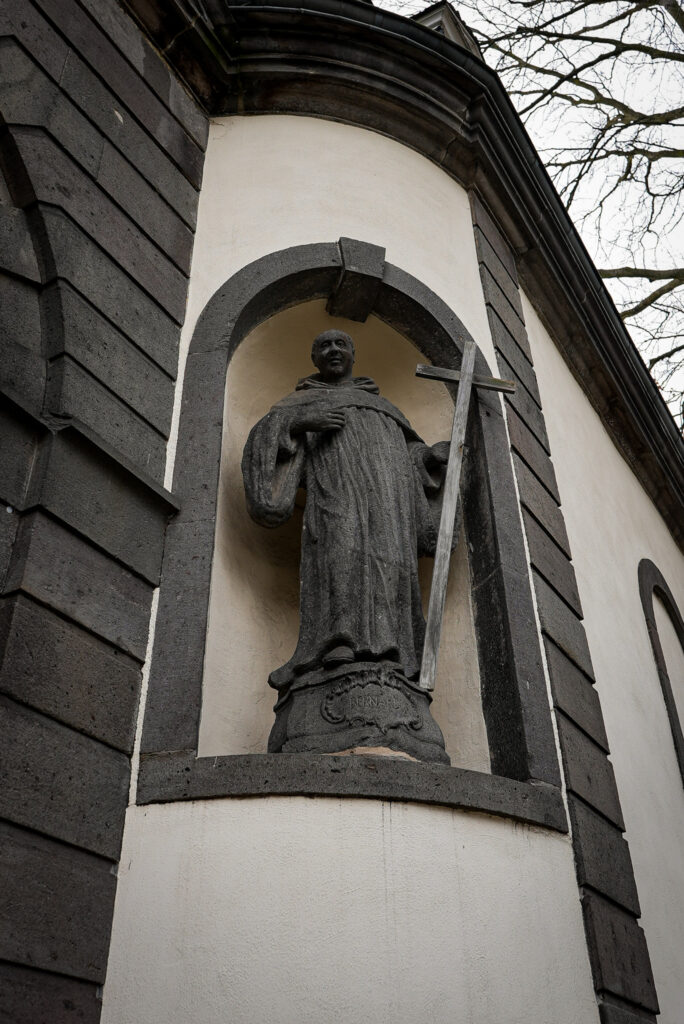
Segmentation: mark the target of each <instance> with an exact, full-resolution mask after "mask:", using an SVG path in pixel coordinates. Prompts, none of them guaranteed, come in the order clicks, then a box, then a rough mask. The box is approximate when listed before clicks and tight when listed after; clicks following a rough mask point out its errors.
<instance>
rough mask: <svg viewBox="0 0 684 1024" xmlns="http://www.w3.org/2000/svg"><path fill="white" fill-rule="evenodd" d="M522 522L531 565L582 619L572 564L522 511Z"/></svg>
mask: <svg viewBox="0 0 684 1024" xmlns="http://www.w3.org/2000/svg"><path fill="white" fill-rule="evenodd" d="M523 522H524V523H525V533H526V534H527V544H528V548H529V552H530V561H531V563H532V565H533V566H534V568H535V569H536V570H537V572H538V573H539V574H540V575H541V576H543V577H544V579H545V580H546V582H547V583H550V584H551V586H552V587H553V589H554V590H555V591H556V592H557V593H558V594H560V596H561V597H562V598H563V600H564V601H566V602H567V604H569V605H570V607H571V608H572V610H573V611H574V612H575V613H576V614H577V615H578V616H579V617H580V618H582V604H581V602H580V596H579V592H578V590H577V582H576V580H575V570H574V569H573V567H572V562H571V561H570V560H569V559H568V556H567V555H566V554H565V552H564V551H561V549H560V548H559V547H558V546H557V544H556V543H555V541H553V540H551V538H550V537H549V535H548V533H546V531H545V530H542V528H541V526H540V525H539V524H538V523H537V521H536V519H533V518H532V516H531V515H530V514H529V512H527V511H526V510H523Z"/></svg>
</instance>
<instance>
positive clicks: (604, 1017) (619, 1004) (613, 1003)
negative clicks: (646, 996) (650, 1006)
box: [599, 994, 657, 1024]
mask: <svg viewBox="0 0 684 1024" xmlns="http://www.w3.org/2000/svg"><path fill="white" fill-rule="evenodd" d="M599 1017H600V1018H601V1024H657V1022H656V1018H655V1017H654V1015H653V1014H652V1013H649V1012H648V1010H643V1009H641V1008H639V1007H638V1006H634V1004H633V1003H624V1002H623V1001H622V1000H618V999H616V998H615V997H613V996H606V995H605V994H604V995H603V996H602V998H601V999H600V1000H599Z"/></svg>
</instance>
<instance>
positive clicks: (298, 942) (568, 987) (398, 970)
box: [102, 797, 598, 1024]
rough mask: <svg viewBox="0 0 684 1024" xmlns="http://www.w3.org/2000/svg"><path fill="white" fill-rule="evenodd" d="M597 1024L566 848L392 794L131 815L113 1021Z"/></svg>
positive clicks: (114, 965)
mask: <svg viewBox="0 0 684 1024" xmlns="http://www.w3.org/2000/svg"><path fill="white" fill-rule="evenodd" d="M455 1017H456V1019H458V1020H462V1021H464V1022H475V1021H476V1022H477V1024H501V1022H502V1021H505V1022H506V1024H529V1022H530V1021H534V1022H542V1021H553V1024H577V1022H578V1021H581V1022H582V1024H598V1011H597V1006H596V1001H595V998H594V994H593V988H592V983H591V973H590V969H589V963H588V957H587V950H586V944H585V939H584V933H583V928H582V919H581V914H580V910H579V903H578V899H577V886H576V883H575V878H574V869H573V864H572V850H571V844H570V840H569V838H568V837H567V836H563V835H559V834H558V833H555V832H549V831H547V830H542V829H538V828H534V827H530V826H527V825H522V824H519V823H514V822H512V821H510V820H505V819H502V818H496V817H491V816H487V815H483V814H473V813H470V814H469V813H463V812H461V811H455V810H451V809H448V808H443V807H429V806H425V805H421V804H415V803H410V802H409V803H401V802H390V803H388V802H384V801H379V800H350V799H338V798H317V799H315V800H311V799H306V798H301V797H294V798H284V797H265V798H259V799H242V800H211V801H204V802H198V801H196V802H192V803H191V802H188V803H183V804H166V805H154V806H150V807H131V808H130V809H129V813H128V818H127V827H126V840H125V847H124V851H123V856H122V868H121V870H120V874H119V890H118V898H117V905H116V913H115V922H114V929H113V937H112V949H111V956H110V963H109V972H108V978H107V984H106V986H105V990H104V1004H103V1014H102V1020H103V1024H140V1022H141V1021H144V1022H145V1024H169V1022H171V1021H173V1022H182V1021H187V1020H198V1021H202V1024H224V1022H225V1021H227V1020H230V1021H231V1022H232V1024H254V1021H256V1020H263V1021H273V1022H277V1024H320V1022H322V1021H335V1022H336V1024H362V1022H367V1021H373V1022H374V1024H415V1022H416V1021H418V1020H429V1021H430V1024H453V1021H454V1019H455Z"/></svg>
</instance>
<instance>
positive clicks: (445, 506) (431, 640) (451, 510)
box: [416, 341, 515, 690]
mask: <svg viewBox="0 0 684 1024" xmlns="http://www.w3.org/2000/svg"><path fill="white" fill-rule="evenodd" d="M476 352H477V346H476V344H475V342H474V341H467V342H466V343H465V348H464V349H463V359H462V361H461V369H460V371H459V370H445V369H443V368H442V367H440V366H423V365H422V364H419V365H418V366H417V367H416V377H428V378H430V379H431V380H441V381H448V382H449V383H452V382H453V381H458V394H457V396H456V408H455V410H454V423H453V427H452V429H451V447H450V449H449V461H448V463H447V471H446V477H445V479H444V490H443V499H442V518H441V519H440V523H439V535H438V537H437V549H436V551H435V566H434V569H433V572H432V587H431V590H430V603H429V605H428V615H427V625H426V628H425V645H424V647H423V661H422V663H421V666H420V683H419V685H420V688H421V689H422V690H434V688H435V675H436V672H437V656H438V654H439V640H440V636H441V632H442V619H443V618H444V600H445V598H446V588H447V580H448V577H449V558H450V555H451V544H452V540H453V537H454V524H455V520H456V506H457V502H458V491H459V485H460V482H461V466H462V465H463V449H464V445H465V432H466V424H467V421H468V407H469V405H470V393H471V391H472V389H473V386H475V387H478V388H484V389H485V390H487V391H505V392H507V393H508V394H512V392H514V391H515V384H514V383H513V381H511V380H498V379H497V378H496V377H477V376H475V375H474V374H473V370H474V368H475V354H476Z"/></svg>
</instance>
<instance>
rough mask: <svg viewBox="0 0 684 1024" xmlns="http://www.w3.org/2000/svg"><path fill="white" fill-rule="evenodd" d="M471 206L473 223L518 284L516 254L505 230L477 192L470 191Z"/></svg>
mask: <svg viewBox="0 0 684 1024" xmlns="http://www.w3.org/2000/svg"><path fill="white" fill-rule="evenodd" d="M470 206H471V210H472V215H473V223H474V224H475V226H476V227H477V228H479V229H480V231H481V232H482V234H483V235H484V236H485V238H486V239H487V241H488V242H489V244H490V245H491V247H492V249H493V250H494V252H495V253H496V255H497V256H498V258H499V259H500V260H501V262H502V263H503V265H504V267H505V268H506V270H507V271H508V273H509V274H510V275H511V277H512V279H513V281H514V282H515V284H517V283H518V272H517V269H516V265H515V254H514V252H513V249H512V248H511V246H510V245H509V244H508V242H507V241H506V239H505V237H504V235H503V232H502V231H501V230H500V228H499V227H498V225H497V224H496V222H495V221H494V219H493V217H492V216H491V214H490V213H489V211H488V210H487V209H486V207H485V206H484V205H483V203H482V201H481V200H480V198H479V196H477V195H476V194H475V192H471V193H470Z"/></svg>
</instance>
